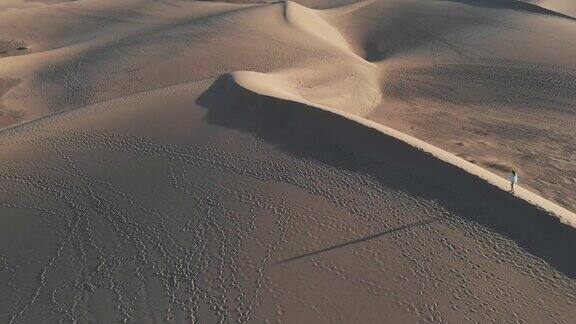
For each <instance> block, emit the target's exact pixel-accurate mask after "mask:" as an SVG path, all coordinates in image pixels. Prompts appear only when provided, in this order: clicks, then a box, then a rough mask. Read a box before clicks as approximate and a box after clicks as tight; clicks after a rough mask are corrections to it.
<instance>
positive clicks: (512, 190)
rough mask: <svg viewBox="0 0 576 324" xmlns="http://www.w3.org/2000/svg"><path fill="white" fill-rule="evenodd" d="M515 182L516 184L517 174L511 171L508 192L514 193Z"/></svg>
mask: <svg viewBox="0 0 576 324" xmlns="http://www.w3.org/2000/svg"><path fill="white" fill-rule="evenodd" d="M516 182H518V174H516V171H512V174H511V175H510V192H511V193H514V185H515V184H516Z"/></svg>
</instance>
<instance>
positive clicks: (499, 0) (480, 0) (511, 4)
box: [436, 0, 576, 21]
mask: <svg viewBox="0 0 576 324" xmlns="http://www.w3.org/2000/svg"><path fill="white" fill-rule="evenodd" d="M436 1H449V2H458V3H462V4H465V5H468V6H473V7H481V8H488V9H510V10H517V11H522V12H527V13H535V14H540V15H548V16H554V17H559V18H565V19H570V20H572V21H576V18H574V17H572V16H568V15H565V14H563V13H560V12H557V11H554V10H550V9H546V8H544V7H540V6H538V5H535V4H531V3H528V2H524V1H518V0H436Z"/></svg>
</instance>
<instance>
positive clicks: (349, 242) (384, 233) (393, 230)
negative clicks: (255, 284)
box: [278, 217, 442, 263]
mask: <svg viewBox="0 0 576 324" xmlns="http://www.w3.org/2000/svg"><path fill="white" fill-rule="evenodd" d="M441 219H442V218H441V217H434V218H431V219H425V220H421V221H418V222H413V223H410V224H406V225H402V226H398V227H396V228H393V229H389V230H386V231H383V232H380V233H376V234H373V235H369V236H366V237H362V238H359V239H357V240H352V241H348V242H344V243H340V244H336V245H333V246H330V247H327V248H324V249H321V250H317V251H312V252H308V253H304V254H300V255H297V256H294V257H291V258H288V259H285V260H282V261H280V262H278V263H287V262H291V261H296V260H300V259H303V258H307V257H311V256H314V255H317V254H320V253H324V252H328V251H332V250H336V249H339V248H343V247H346V246H348V245H353V244H357V243H362V242H366V241H370V240H373V239H377V238H379V237H382V236H385V235H389V234H392V233H395V232H398V231H402V230H405V229H409V228H413V227H418V226H422V225H427V224H431V223H434V222H437V221H439V220H441Z"/></svg>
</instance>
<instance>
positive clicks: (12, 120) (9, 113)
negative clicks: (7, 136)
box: [0, 79, 25, 127]
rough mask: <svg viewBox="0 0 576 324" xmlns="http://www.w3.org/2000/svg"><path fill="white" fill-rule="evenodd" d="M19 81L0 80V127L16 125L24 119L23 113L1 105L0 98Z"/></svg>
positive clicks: (0, 100)
mask: <svg viewBox="0 0 576 324" xmlns="http://www.w3.org/2000/svg"><path fill="white" fill-rule="evenodd" d="M20 82H21V81H20V80H17V79H0V127H8V126H10V125H14V124H17V123H19V122H21V121H22V120H23V119H24V116H25V115H24V112H23V111H22V110H20V109H16V108H10V107H7V106H6V105H4V104H3V100H2V96H4V95H5V94H6V93H7V92H8V91H10V89H12V88H14V87H16V86H17V85H18V84H19V83H20Z"/></svg>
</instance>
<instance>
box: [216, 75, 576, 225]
mask: <svg viewBox="0 0 576 324" xmlns="http://www.w3.org/2000/svg"><path fill="white" fill-rule="evenodd" d="M229 80H230V81H229V82H228V85H227V87H234V86H235V85H238V86H240V87H243V88H245V89H246V90H249V91H253V92H254V93H257V94H260V95H264V96H270V97H275V98H278V99H281V100H289V101H293V102H299V103H303V104H306V105H309V106H313V107H316V108H318V109H322V110H324V111H328V112H330V113H332V114H337V115H340V116H344V117H346V118H348V119H350V120H353V121H354V122H357V123H360V124H362V125H364V126H366V127H370V128H373V129H376V130H378V131H379V132H381V133H383V134H385V135H386V136H391V137H393V138H396V139H399V140H401V141H403V142H405V143H406V144H409V145H411V146H413V147H415V148H418V149H419V150H422V151H423V152H426V153H429V154H432V155H433V156H435V157H436V158H438V159H440V160H442V161H444V162H446V163H449V164H451V165H453V166H456V167H458V168H460V169H463V170H465V171H466V172H468V173H470V174H472V175H475V176H478V177H480V178H482V179H484V180H485V181H487V182H488V183H490V184H492V185H494V186H496V187H498V188H500V189H502V190H509V185H510V183H509V181H508V180H507V179H504V178H502V177H500V176H498V175H496V174H494V173H492V172H489V171H488V170H486V169H484V168H481V167H479V166H477V165H475V164H473V163H470V162H468V161H466V160H464V159H462V158H460V157H458V156H456V155H454V154H452V153H449V152H447V151H445V150H442V149H440V148H438V147H436V146H434V145H431V144H429V143H427V142H424V141H422V140H419V139H417V138H414V137H412V136H409V135H407V134H404V133H402V132H399V131H397V130H394V129H392V128H390V127H386V126H384V125H382V124H378V123H376V122H373V121H371V120H368V119H365V118H362V117H359V116H356V115H352V114H349V113H346V112H343V111H340V110H336V109H333V108H330V107H326V106H323V105H320V104H317V103H313V102H310V101H308V100H306V99H304V98H302V97H301V96H300V95H299V94H298V93H297V92H296V91H294V90H293V89H291V88H290V86H288V85H287V84H285V83H284V82H283V81H282V80H281V79H279V78H276V77H274V76H273V75H266V74H263V73H258V72H250V71H238V72H233V73H231V74H230V75H229ZM515 196H517V197H518V198H520V199H523V200H525V201H528V202H530V203H531V204H534V205H536V206H538V207H541V208H542V209H544V210H546V211H548V212H549V213H550V214H551V215H553V216H556V217H558V218H559V219H560V220H561V221H562V222H563V223H565V224H568V225H571V226H573V227H576V214H575V213H572V212H571V211H569V210H567V209H565V208H563V207H561V206H559V205H558V204H555V203H553V202H551V201H549V200H547V199H544V198H543V197H541V196H539V195H536V194H534V193H532V192H530V191H529V190H526V189H524V188H522V187H521V186H518V188H517V189H516V193H515ZM495 203H496V202H495Z"/></svg>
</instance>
